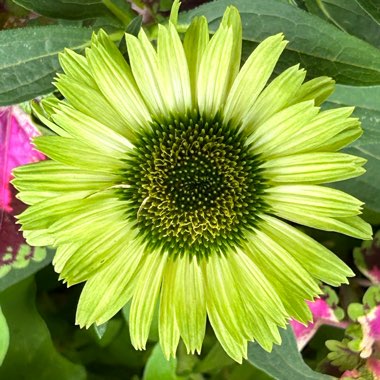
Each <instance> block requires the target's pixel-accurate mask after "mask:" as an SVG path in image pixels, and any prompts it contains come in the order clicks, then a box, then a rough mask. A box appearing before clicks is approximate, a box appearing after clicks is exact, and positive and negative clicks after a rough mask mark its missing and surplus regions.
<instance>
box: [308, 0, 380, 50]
mask: <svg viewBox="0 0 380 380" xmlns="http://www.w3.org/2000/svg"><path fill="white" fill-rule="evenodd" d="M305 3H306V5H307V7H308V10H309V12H311V13H313V14H316V15H318V16H320V17H322V18H324V19H326V20H327V21H329V22H331V23H332V24H334V25H336V26H337V27H338V28H340V29H341V30H343V31H345V32H347V33H349V34H352V35H353V36H356V37H359V38H360V39H362V40H364V41H367V42H369V43H370V44H372V45H374V46H376V47H380V25H379V23H378V22H376V21H375V20H374V19H373V18H372V17H371V16H370V15H369V14H368V13H367V12H366V11H365V10H364V9H363V8H362V7H361V6H360V5H359V4H358V3H357V2H356V1H352V0H321V1H315V0H305Z"/></svg>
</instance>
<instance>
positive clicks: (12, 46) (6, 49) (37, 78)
mask: <svg viewBox="0 0 380 380" xmlns="http://www.w3.org/2000/svg"><path fill="white" fill-rule="evenodd" d="M91 33H92V30H91V29H88V28H76V27H70V26H54V25H48V26H41V27H38V28H22V29H10V30H2V31H1V32H0V57H1V60H0V83H1V87H0V105H8V104H14V103H20V102H22V101H25V100H29V99H32V98H34V97H36V96H38V95H42V94H46V93H48V92H50V91H52V90H53V89H54V87H53V85H52V84H51V82H52V80H53V77H54V75H55V73H56V72H57V71H59V69H60V65H59V62H58V53H59V52H61V51H62V50H63V49H64V48H65V47H67V48H71V49H75V50H80V49H83V48H84V47H85V46H87V45H88V44H89V40H90V38H91Z"/></svg>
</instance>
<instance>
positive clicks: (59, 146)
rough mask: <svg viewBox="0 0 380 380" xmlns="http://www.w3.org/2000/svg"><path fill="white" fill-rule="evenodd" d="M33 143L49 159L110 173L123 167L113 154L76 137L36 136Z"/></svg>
mask: <svg viewBox="0 0 380 380" xmlns="http://www.w3.org/2000/svg"><path fill="white" fill-rule="evenodd" d="M33 143H34V145H35V146H36V148H37V149H38V150H39V151H40V152H42V153H44V154H45V155H46V156H48V157H50V158H51V159H53V160H55V161H58V162H60V163H62V164H65V165H70V166H75V167H77V168H81V169H84V170H93V171H96V172H100V173H110V174H111V173H115V172H118V171H119V170H120V169H121V168H123V167H125V164H124V163H123V162H122V161H121V160H119V159H117V158H115V157H114V156H113V155H111V154H105V152H103V150H101V149H98V150H96V149H95V148H93V147H90V146H88V145H87V144H84V143H82V142H81V141H79V140H77V139H72V138H67V137H61V136H40V137H36V138H35V139H34V140H33ZM99 148H101V147H99ZM112 177H113V176H112Z"/></svg>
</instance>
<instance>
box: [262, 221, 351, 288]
mask: <svg viewBox="0 0 380 380" xmlns="http://www.w3.org/2000/svg"><path fill="white" fill-rule="evenodd" d="M261 219H262V222H261V223H260V229H261V230H262V231H263V232H264V233H265V234H267V235H268V236H269V237H270V238H271V239H272V240H274V241H276V242H277V243H278V244H280V245H281V246H282V247H283V248H284V249H285V250H286V251H288V252H289V253H290V254H291V255H292V256H293V257H294V258H295V259H296V260H297V261H298V262H299V263H300V264H301V265H302V266H303V267H304V268H305V269H306V270H307V271H308V272H309V273H310V274H311V275H312V276H313V277H314V278H315V279H317V280H321V281H323V282H326V283H328V284H330V285H332V286H340V285H341V284H342V283H348V281H347V277H351V276H354V273H353V272H352V270H351V269H350V268H349V267H348V266H347V265H346V264H345V263H344V262H343V261H342V260H341V259H339V257H337V256H336V255H334V254H333V253H332V252H331V251H329V250H328V249H327V248H326V247H324V246H323V245H322V244H319V243H318V242H316V241H315V240H314V239H312V238H310V237H309V236H308V235H306V234H304V233H302V232H300V231H299V230H297V229H296V228H294V227H292V226H290V225H289V224H288V223H284V222H282V221H280V220H279V219H277V218H274V217H272V216H269V215H262V216H261Z"/></svg>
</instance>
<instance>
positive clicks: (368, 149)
mask: <svg viewBox="0 0 380 380" xmlns="http://www.w3.org/2000/svg"><path fill="white" fill-rule="evenodd" d="M341 106H355V107H356V108H355V111H354V115H355V116H356V117H358V118H359V119H360V120H361V122H362V127H363V130H364V133H363V136H361V137H360V138H359V139H358V140H356V141H355V142H354V143H353V144H352V145H351V146H350V147H349V148H346V149H345V150H346V151H347V152H348V153H350V154H354V155H357V156H360V157H364V158H366V159H367V160H368V162H367V163H366V165H365V168H366V170H367V172H366V173H365V174H364V175H362V176H360V177H358V178H355V179H351V180H349V181H343V182H337V183H334V184H333V187H335V188H338V189H341V190H344V191H347V192H349V193H350V194H352V195H354V196H356V197H358V198H359V199H360V200H362V201H363V202H365V207H366V208H367V209H369V210H371V211H373V212H376V213H380V197H379V193H380V86H373V87H352V86H341V85H337V86H336V91H335V93H334V94H333V95H332V96H331V97H330V98H329V99H328V102H326V103H325V107H327V108H335V107H341Z"/></svg>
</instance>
